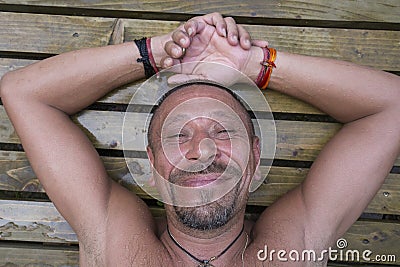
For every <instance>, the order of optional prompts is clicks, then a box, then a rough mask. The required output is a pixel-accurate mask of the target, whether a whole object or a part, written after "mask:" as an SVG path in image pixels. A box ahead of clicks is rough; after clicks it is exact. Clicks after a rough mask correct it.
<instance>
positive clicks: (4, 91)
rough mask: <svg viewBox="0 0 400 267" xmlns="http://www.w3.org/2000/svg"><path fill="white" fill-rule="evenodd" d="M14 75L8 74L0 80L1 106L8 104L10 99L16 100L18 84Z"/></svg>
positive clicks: (12, 73)
mask: <svg viewBox="0 0 400 267" xmlns="http://www.w3.org/2000/svg"><path fill="white" fill-rule="evenodd" d="M16 78H17V77H16V75H15V73H14V72H8V73H6V74H4V75H3V77H1V80H0V97H1V101H2V102H3V104H5V103H6V102H8V101H9V100H11V99H14V98H16V96H17V94H18V91H19V90H18V89H17V87H18V86H17V85H18V82H17V80H16Z"/></svg>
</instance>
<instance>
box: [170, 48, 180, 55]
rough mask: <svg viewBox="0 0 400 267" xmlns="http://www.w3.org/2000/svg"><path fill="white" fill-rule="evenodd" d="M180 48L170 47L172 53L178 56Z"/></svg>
mask: <svg viewBox="0 0 400 267" xmlns="http://www.w3.org/2000/svg"><path fill="white" fill-rule="evenodd" d="M180 52H181V50H180V49H179V48H176V47H174V48H172V54H174V56H179V55H180Z"/></svg>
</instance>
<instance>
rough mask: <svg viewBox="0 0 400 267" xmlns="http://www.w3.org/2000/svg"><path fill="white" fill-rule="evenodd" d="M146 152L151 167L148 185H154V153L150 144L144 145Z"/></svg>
mask: <svg viewBox="0 0 400 267" xmlns="http://www.w3.org/2000/svg"><path fill="white" fill-rule="evenodd" d="M146 153H147V157H148V158H149V161H150V165H151V169H152V172H151V173H152V175H151V177H150V178H149V181H148V183H149V185H150V186H156V180H155V179H154V154H153V150H152V149H151V147H150V146H147V147H146Z"/></svg>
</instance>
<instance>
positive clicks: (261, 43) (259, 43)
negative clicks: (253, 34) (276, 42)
mask: <svg viewBox="0 0 400 267" xmlns="http://www.w3.org/2000/svg"><path fill="white" fill-rule="evenodd" d="M251 44H252V45H254V46H258V47H267V46H268V45H269V43H268V41H264V40H251Z"/></svg>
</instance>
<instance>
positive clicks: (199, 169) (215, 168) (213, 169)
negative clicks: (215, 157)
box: [169, 162, 242, 183]
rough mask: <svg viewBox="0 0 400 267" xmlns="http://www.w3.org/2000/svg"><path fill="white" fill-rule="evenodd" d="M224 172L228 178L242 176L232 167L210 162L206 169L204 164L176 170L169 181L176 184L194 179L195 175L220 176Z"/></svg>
mask: <svg viewBox="0 0 400 267" xmlns="http://www.w3.org/2000/svg"><path fill="white" fill-rule="evenodd" d="M224 172H225V173H226V174H228V175H230V176H241V175H242V172H241V171H240V170H238V169H237V168H235V167H233V166H229V165H226V164H222V163H216V162H212V163H211V164H210V165H208V166H207V167H205V166H204V164H196V165H192V166H189V167H188V168H186V170H181V169H178V168H177V169H175V170H173V171H172V172H171V175H170V177H169V181H170V182H171V183H177V182H179V181H181V180H182V179H190V178H191V177H194V176H196V175H205V174H209V173H218V174H221V175H222V174H223V173H224Z"/></svg>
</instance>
